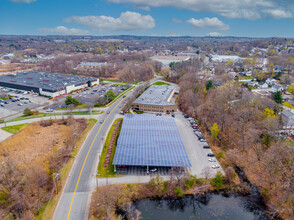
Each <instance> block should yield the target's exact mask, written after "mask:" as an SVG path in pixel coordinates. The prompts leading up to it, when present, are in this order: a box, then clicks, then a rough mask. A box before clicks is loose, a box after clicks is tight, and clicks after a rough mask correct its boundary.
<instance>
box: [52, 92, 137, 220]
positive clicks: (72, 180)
mask: <svg viewBox="0 0 294 220" xmlns="http://www.w3.org/2000/svg"><path fill="white" fill-rule="evenodd" d="M131 93H132V91H130V92H128V93H127V94H126V96H128V95H130V94H131ZM124 99H125V98H120V99H118V100H117V101H116V102H115V103H113V104H112V105H111V106H110V107H109V108H108V110H107V111H110V113H109V114H106V113H104V114H103V115H101V116H100V117H99V121H98V122H97V123H96V125H95V126H94V128H93V129H92V130H91V132H90V134H89V135H88V137H87V138H86V141H85V142H84V145H83V147H82V148H81V150H80V152H79V154H78V156H77V158H76V161H75V163H74V165H73V167H72V170H71V172H70V174H69V177H68V179H67V182H66V184H65V187H64V190H63V193H62V195H61V198H60V200H59V203H58V205H57V207H56V210H55V213H54V216H53V219H56V220H63V219H79V220H81V219H86V218H87V216H88V207H87V204H88V202H89V199H90V196H91V192H92V190H93V188H92V186H91V183H92V182H93V181H92V179H93V178H96V177H95V174H96V168H97V167H96V165H97V160H98V154H99V152H100V148H101V146H102V142H103V139H102V138H104V137H106V134H107V131H108V129H109V127H110V126H111V124H112V123H113V120H114V118H115V116H116V114H118V113H119V111H120V105H121V103H122V102H123V100H124ZM101 119H104V122H103V123H102V124H101V123H100V120H101Z"/></svg>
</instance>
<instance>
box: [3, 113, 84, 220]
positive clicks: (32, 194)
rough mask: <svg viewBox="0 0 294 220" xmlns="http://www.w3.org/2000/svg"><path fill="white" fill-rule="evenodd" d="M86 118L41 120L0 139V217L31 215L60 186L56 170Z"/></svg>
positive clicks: (32, 215) (65, 159) (63, 160)
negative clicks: (2, 140) (0, 140)
mask: <svg viewBox="0 0 294 220" xmlns="http://www.w3.org/2000/svg"><path fill="white" fill-rule="evenodd" d="M86 127H87V120H85V119H76V120H74V119H71V118H70V119H64V120H57V121H43V122H37V123H33V124H31V125H29V126H28V127H26V128H24V129H22V130H21V131H19V132H18V133H17V134H15V135H13V136H12V137H11V138H9V139H7V140H6V141H4V142H2V143H0V163H1V165H2V167H1V170H0V216H1V217H0V218H2V217H3V216H6V217H8V218H9V219H10V218H11V219H18V218H21V219H32V218H34V214H38V210H39V209H40V208H41V207H42V206H43V205H44V204H45V203H46V202H48V201H49V200H50V199H51V198H52V195H54V194H55V192H57V191H58V189H59V188H60V186H61V183H60V182H59V180H58V179H57V178H54V177H55V176H56V174H55V173H58V172H59V170H60V169H61V168H62V167H63V166H64V165H65V163H66V162H67V161H68V159H69V158H70V157H71V152H72V150H73V147H74V139H75V138H74V135H73V133H74V132H77V133H78V136H77V138H76V140H77V141H78V140H79V138H80V137H81V135H82V133H83V131H84V130H85V128H86Z"/></svg>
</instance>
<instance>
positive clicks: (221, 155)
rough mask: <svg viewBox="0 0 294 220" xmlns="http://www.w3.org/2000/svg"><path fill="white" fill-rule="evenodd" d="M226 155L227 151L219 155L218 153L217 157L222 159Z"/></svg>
mask: <svg viewBox="0 0 294 220" xmlns="http://www.w3.org/2000/svg"><path fill="white" fill-rule="evenodd" d="M225 157H226V155H225V152H219V153H218V154H217V155H216V158H217V159H221V158H225Z"/></svg>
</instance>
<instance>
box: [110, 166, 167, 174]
mask: <svg viewBox="0 0 294 220" xmlns="http://www.w3.org/2000/svg"><path fill="white" fill-rule="evenodd" d="M170 169H171V168H170V167H150V168H149V172H147V167H141V166H121V167H117V168H116V173H117V174H123V175H133V176H148V175H156V174H159V175H161V176H167V175H168V174H169V171H170Z"/></svg>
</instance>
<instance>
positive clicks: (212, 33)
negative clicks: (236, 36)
mask: <svg viewBox="0 0 294 220" xmlns="http://www.w3.org/2000/svg"><path fill="white" fill-rule="evenodd" d="M206 36H209V37H222V36H223V35H222V34H221V33H218V32H210V33H207V34H206Z"/></svg>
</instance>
